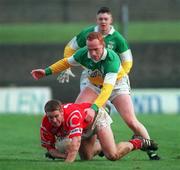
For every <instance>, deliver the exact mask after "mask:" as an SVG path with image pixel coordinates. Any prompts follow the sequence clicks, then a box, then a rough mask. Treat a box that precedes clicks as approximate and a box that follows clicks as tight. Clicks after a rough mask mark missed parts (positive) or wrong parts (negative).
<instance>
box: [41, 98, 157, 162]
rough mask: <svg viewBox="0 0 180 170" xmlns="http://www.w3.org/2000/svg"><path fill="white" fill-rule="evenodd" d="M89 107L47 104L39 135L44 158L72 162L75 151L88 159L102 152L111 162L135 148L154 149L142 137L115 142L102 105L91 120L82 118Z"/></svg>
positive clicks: (52, 101)
mask: <svg viewBox="0 0 180 170" xmlns="http://www.w3.org/2000/svg"><path fill="white" fill-rule="evenodd" d="M90 107H91V104H89V103H82V104H73V103H68V104H61V102H60V101H58V100H50V101H48V102H47V103H46V105H45V113H46V115H45V116H44V117H43V120H42V124H41V129H40V132H41V133H40V134H41V143H42V146H43V147H45V148H46V149H47V150H48V152H47V154H46V156H47V157H50V158H53V159H54V158H62V159H64V160H65V162H73V161H74V160H75V159H76V155H77V153H78V152H79V155H80V158H81V159H82V160H90V159H92V158H93V156H95V155H96V154H98V153H100V152H101V151H103V153H104V155H105V156H106V158H107V159H109V160H113V161H114V160H118V159H120V158H121V157H123V156H124V155H126V154H127V153H129V152H130V151H132V150H135V149H143V150H147V149H152V150H157V144H155V143H154V142H153V141H152V140H149V139H144V138H135V139H132V140H130V141H128V142H121V143H118V144H116V143H115V141H114V136H113V133H112V130H111V127H110V124H111V123H112V119H111V117H110V116H109V115H108V113H107V112H106V111H105V110H104V109H103V108H99V111H98V113H97V114H96V116H95V119H94V120H92V121H91V122H86V121H85V118H86V110H87V109H88V108H90ZM96 135H97V137H98V139H99V142H97V140H96Z"/></svg>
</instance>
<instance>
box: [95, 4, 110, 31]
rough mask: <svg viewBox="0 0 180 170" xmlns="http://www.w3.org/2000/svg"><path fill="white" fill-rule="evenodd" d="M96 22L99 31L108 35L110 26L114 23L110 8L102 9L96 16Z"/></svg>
mask: <svg viewBox="0 0 180 170" xmlns="http://www.w3.org/2000/svg"><path fill="white" fill-rule="evenodd" d="M96 22H97V25H98V26H99V31H100V32H102V33H105V34H107V33H108V32H109V30H110V25H111V24H112V22H113V19H112V13H111V11H110V9H109V8H108V7H101V8H100V9H99V10H98V12H97V15H96Z"/></svg>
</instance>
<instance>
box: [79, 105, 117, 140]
mask: <svg viewBox="0 0 180 170" xmlns="http://www.w3.org/2000/svg"><path fill="white" fill-rule="evenodd" d="M112 122H113V121H112V119H111V117H110V116H109V114H108V113H107V112H106V111H105V109H104V108H99V111H98V113H97V116H96V117H95V119H94V122H93V124H92V126H91V127H90V128H89V129H88V130H87V131H86V132H83V134H82V139H87V138H89V137H91V136H92V135H94V134H95V133H96V132H97V131H98V130H100V129H102V128H106V127H110V126H111V123H112Z"/></svg>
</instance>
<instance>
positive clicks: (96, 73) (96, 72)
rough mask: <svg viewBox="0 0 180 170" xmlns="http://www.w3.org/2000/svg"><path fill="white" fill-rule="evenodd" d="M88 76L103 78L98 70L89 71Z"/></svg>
mask: <svg viewBox="0 0 180 170" xmlns="http://www.w3.org/2000/svg"><path fill="white" fill-rule="evenodd" d="M88 74H89V76H90V77H99V76H100V77H102V73H101V72H100V71H99V70H98V69H95V70H93V71H92V70H88Z"/></svg>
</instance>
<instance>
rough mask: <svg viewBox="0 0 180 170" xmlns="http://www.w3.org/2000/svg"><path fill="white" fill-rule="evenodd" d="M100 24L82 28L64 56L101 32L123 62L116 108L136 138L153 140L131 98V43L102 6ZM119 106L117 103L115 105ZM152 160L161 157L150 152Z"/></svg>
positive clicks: (84, 75)
mask: <svg viewBox="0 0 180 170" xmlns="http://www.w3.org/2000/svg"><path fill="white" fill-rule="evenodd" d="M96 21H97V25H96V26H91V27H88V28H85V29H83V30H82V31H81V32H80V33H79V34H78V35H77V36H75V37H74V38H73V39H72V40H71V41H70V42H69V43H68V44H67V45H66V47H65V50H64V57H65V58H68V57H70V56H72V55H73V54H74V53H75V51H76V50H77V49H79V48H82V47H84V46H85V45H86V38H87V36H88V34H89V33H90V32H93V31H94V32H101V33H102V35H103V37H104V41H105V44H106V48H110V49H112V50H114V51H115V52H116V53H117V54H118V55H119V58H120V60H121V65H122V69H121V74H122V75H123V76H122V79H121V81H119V87H120V88H119V94H120V95H119V97H118V100H117V101H116V100H114V102H115V103H118V104H119V107H118V108H116V109H117V111H118V112H119V113H120V115H121V117H122V118H123V120H124V121H125V122H126V124H127V125H128V126H129V127H130V129H131V130H132V131H133V132H134V134H135V135H137V134H138V135H142V136H143V137H144V138H148V139H149V138H150V137H149V134H148V132H147V130H146V128H145V127H144V126H141V124H140V123H139V122H138V121H137V118H136V116H135V113H134V107H133V104H132V99H131V96H130V83H129V77H128V74H129V72H130V70H131V68H132V64H133V58H132V53H131V50H130V48H129V46H128V43H127V42H126V40H125V39H124V38H123V36H122V35H121V34H120V33H119V32H118V31H116V30H115V29H114V27H113V26H112V25H111V24H112V21H113V19H112V14H111V11H110V10H109V8H107V7H102V8H100V9H99V11H98V12H97V16H96ZM69 75H71V76H75V75H74V74H73V73H72V72H71V70H70V69H67V70H66V71H64V72H62V73H61V74H60V75H59V76H58V80H59V81H60V82H65V81H67V82H68V81H69ZM87 77H88V73H87V70H86V69H85V70H84V71H83V72H82V75H81V79H80V89H81V90H83V89H84V88H85V87H86V86H87V85H88V84H89V79H88V78H87ZM81 101H82V99H80V98H78V100H77V102H81ZM116 105H117V104H116ZM147 153H148V155H149V158H150V159H151V160H159V159H160V158H159V156H158V155H157V154H156V153H154V152H151V151H149V152H147Z"/></svg>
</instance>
